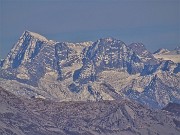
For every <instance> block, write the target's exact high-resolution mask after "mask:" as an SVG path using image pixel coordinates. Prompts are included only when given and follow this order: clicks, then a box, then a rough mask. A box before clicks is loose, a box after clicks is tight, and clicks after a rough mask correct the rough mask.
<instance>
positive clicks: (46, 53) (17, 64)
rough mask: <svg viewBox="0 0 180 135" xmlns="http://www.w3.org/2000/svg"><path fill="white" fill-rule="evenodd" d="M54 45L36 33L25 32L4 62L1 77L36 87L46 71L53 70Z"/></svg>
mask: <svg viewBox="0 0 180 135" xmlns="http://www.w3.org/2000/svg"><path fill="white" fill-rule="evenodd" d="M54 44H55V42H53V41H48V40H47V39H46V38H45V37H43V36H41V35H39V34H37V33H33V32H29V31H25V32H24V33H23V35H22V36H21V37H20V39H19V41H18V42H17V43H16V44H15V46H14V47H13V49H12V50H11V52H10V53H9V54H8V56H7V58H6V59H5V60H4V62H3V65H2V72H1V76H2V77H3V78H6V79H16V80H18V81H20V82H23V83H28V84H31V85H37V81H38V80H39V79H40V78H41V77H42V76H43V74H44V73H45V72H46V70H48V69H51V70H53V69H54Z"/></svg>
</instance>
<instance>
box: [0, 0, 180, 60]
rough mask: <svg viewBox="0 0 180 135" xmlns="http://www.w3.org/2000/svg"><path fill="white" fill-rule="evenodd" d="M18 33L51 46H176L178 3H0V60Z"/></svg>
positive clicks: (73, 0) (179, 35)
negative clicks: (106, 41) (112, 41)
mask: <svg viewBox="0 0 180 135" xmlns="http://www.w3.org/2000/svg"><path fill="white" fill-rule="evenodd" d="M24 30H29V31H33V32H37V33H40V34H42V35H44V36H45V37H47V38H48V39H53V40H56V41H69V42H80V41H89V40H92V41H96V40H97V39H99V38H102V37H109V36H110V37H114V38H117V39H120V40H122V41H124V42H125V43H126V44H130V43H132V42H142V43H144V44H145V45H146V47H147V48H148V49H149V50H150V51H155V50H156V49H158V48H162V47H164V48H167V49H173V48H175V47H176V46H178V45H180V0H0V58H4V57H5V56H6V55H7V53H8V52H9V51H10V49H11V48H12V46H13V45H14V44H15V43H16V42H17V40H18V38H19V37H20V36H21V34H22V33H23V31H24Z"/></svg>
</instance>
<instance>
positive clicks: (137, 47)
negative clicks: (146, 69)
mask: <svg viewBox="0 0 180 135" xmlns="http://www.w3.org/2000/svg"><path fill="white" fill-rule="evenodd" d="M129 48H131V49H132V50H133V51H134V52H135V53H136V54H137V55H138V56H139V58H140V59H141V60H142V61H143V62H144V63H145V64H151V65H155V64H157V63H158V61H157V60H156V59H155V58H154V56H153V55H152V53H150V52H149V51H148V50H147V49H146V47H145V46H144V45H143V44H142V43H132V44H130V45H129Z"/></svg>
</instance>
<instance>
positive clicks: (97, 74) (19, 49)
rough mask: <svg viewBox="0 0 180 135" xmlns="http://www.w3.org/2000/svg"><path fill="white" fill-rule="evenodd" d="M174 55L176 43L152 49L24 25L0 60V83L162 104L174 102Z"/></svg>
mask: <svg viewBox="0 0 180 135" xmlns="http://www.w3.org/2000/svg"><path fill="white" fill-rule="evenodd" d="M164 56H166V57H164ZM168 57H169V59H168ZM174 57H175V58H176V60H175V58H174ZM173 59H174V60H173ZM178 60H180V54H179V48H176V49H175V50H173V51H169V50H167V49H159V50H157V51H156V52H155V53H154V54H152V53H151V52H149V51H148V50H147V49H146V48H145V45H143V44H142V43H132V44H130V45H126V44H125V43H124V42H123V41H121V40H117V39H114V38H102V39H99V40H97V41H96V42H91V41H88V42H83V43H68V42H56V41H52V40H48V39H47V38H45V37H43V36H41V35H39V34H37V33H34V32H30V31H25V32H24V33H23V34H22V36H21V37H20V38H19V40H18V42H17V43H16V44H15V45H14V47H13V48H12V49H11V51H10V52H9V54H8V55H7V57H6V58H5V59H4V60H2V61H1V64H0V66H1V69H0V78H1V79H0V85H1V87H3V88H4V89H6V90H8V91H10V92H12V93H14V94H15V95H18V96H21V97H26V98H43V99H53V100H58V101H102V100H119V99H131V100H135V101H137V102H139V103H141V104H145V105H147V106H149V107H152V108H163V107H164V106H166V105H167V104H168V103H169V102H175V103H180V73H179V72H180V63H179V61H178Z"/></svg>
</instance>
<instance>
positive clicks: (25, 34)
mask: <svg viewBox="0 0 180 135" xmlns="http://www.w3.org/2000/svg"><path fill="white" fill-rule="evenodd" d="M27 37H29V38H35V39H37V40H40V41H44V42H48V39H47V38H45V37H44V36H42V35H40V34H38V33H35V32H31V31H28V30H26V31H24V32H23V34H22V36H21V38H23V39H24V38H27Z"/></svg>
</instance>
